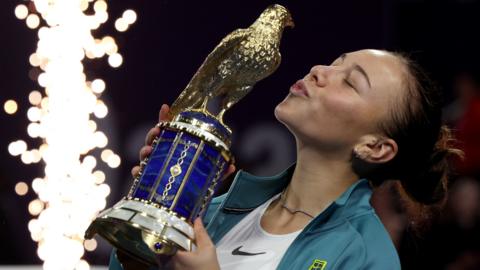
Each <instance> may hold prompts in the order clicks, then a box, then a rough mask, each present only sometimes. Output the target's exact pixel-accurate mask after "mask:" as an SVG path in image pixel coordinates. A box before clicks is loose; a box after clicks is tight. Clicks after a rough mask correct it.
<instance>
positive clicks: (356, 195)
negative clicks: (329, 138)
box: [110, 166, 400, 270]
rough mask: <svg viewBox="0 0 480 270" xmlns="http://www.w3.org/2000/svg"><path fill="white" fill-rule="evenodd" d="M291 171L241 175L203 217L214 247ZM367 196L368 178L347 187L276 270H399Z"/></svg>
mask: <svg viewBox="0 0 480 270" xmlns="http://www.w3.org/2000/svg"><path fill="white" fill-rule="evenodd" d="M293 170H294V166H291V167H290V168H289V169H287V170H285V171H284V172H282V173H280V174H278V175H275V176H270V177H258V176H253V175H251V174H249V173H246V172H245V171H239V172H238V173H237V175H236V177H235V179H234V181H233V183H232V185H231V187H230V189H229V191H228V192H227V193H226V194H224V195H222V196H219V197H216V198H214V199H213V200H212V203H211V204H210V206H209V208H208V211H207V213H206V215H205V218H204V222H205V224H206V225H207V231H208V233H209V235H210V237H211V238H212V241H213V242H214V243H218V242H219V241H220V239H221V238H222V237H223V236H224V235H225V234H226V233H227V232H228V231H229V230H230V229H232V228H233V227H234V226H235V225H236V224H237V223H238V222H239V221H240V220H241V219H242V218H244V217H245V216H246V215H247V214H248V213H250V212H251V211H252V210H253V209H255V208H256V207H258V206H260V205H261V204H262V203H264V202H265V201H267V200H268V199H269V198H271V197H272V196H273V195H275V194H278V193H279V192H281V191H282V190H283V189H284V188H285V187H286V186H287V185H288V183H289V181H290V179H291V175H292V173H293ZM371 195H372V189H371V188H370V185H369V183H368V181H367V180H366V179H361V180H358V181H357V182H356V183H355V184H353V185H352V186H350V187H349V188H348V189H347V190H346V191H345V192H344V193H343V194H342V195H341V196H340V197H338V198H337V199H336V200H335V201H334V202H333V203H332V204H330V206H328V207H327V209H325V210H324V211H323V212H322V213H320V214H319V215H318V216H316V217H315V218H314V219H313V220H312V221H311V222H310V223H309V224H308V225H307V226H306V227H305V228H304V229H303V230H302V232H301V233H300V234H299V235H298V236H297V238H296V239H295V240H294V241H293V242H292V244H291V245H290V246H289V248H288V249H287V251H286V252H285V254H284V255H283V258H282V260H281V261H280V263H279V265H278V267H277V269H279V270H287V269H288V270H292V269H302V270H303V269H305V270H333V269H348V270H352V269H371V270H397V269H400V260H399V258H398V254H397V252H396V250H395V247H394V245H393V243H392V240H391V238H390V236H389V234H388V233H387V231H386V230H385V227H384V226H383V224H382V222H381V221H380V219H379V218H378V216H377V215H376V214H375V211H374V209H373V208H372V206H371V205H370V197H371ZM318 196H322V194H321V192H319V194H318ZM112 254H114V253H112ZM115 257H116V256H112V257H111V261H110V269H121V267H120V265H119V264H118V261H117V260H116V258H115Z"/></svg>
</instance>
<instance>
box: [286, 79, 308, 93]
mask: <svg viewBox="0 0 480 270" xmlns="http://www.w3.org/2000/svg"><path fill="white" fill-rule="evenodd" d="M290 92H291V93H292V94H294V95H300V96H305V97H308V91H307V87H306V86H305V83H304V82H303V80H298V81H297V82H296V83H294V84H293V85H292V86H291V87H290Z"/></svg>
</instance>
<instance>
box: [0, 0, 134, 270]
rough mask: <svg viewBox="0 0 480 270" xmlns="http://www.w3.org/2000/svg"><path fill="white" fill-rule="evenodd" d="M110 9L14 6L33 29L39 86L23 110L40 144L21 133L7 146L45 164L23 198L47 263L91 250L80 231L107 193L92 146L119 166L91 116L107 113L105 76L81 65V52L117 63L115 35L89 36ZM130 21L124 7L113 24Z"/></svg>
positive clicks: (71, 3) (73, 1)
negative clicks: (92, 75)
mask: <svg viewBox="0 0 480 270" xmlns="http://www.w3.org/2000/svg"><path fill="white" fill-rule="evenodd" d="M107 8H108V6H107V3H106V2H105V1H103V0H98V1H95V2H94V1H93V0H32V1H28V2H24V4H19V5H18V6H17V7H16V8H15V11H14V12H15V16H16V17H17V18H18V19H21V20H25V23H26V25H27V27H29V28H31V29H38V38H39V39H38V43H37V49H36V51H35V52H34V53H33V54H31V55H30V57H29V61H30V64H31V65H32V66H33V67H35V68H37V69H38V70H40V73H39V76H38V78H37V80H38V84H39V85H40V86H41V87H42V89H43V91H36V90H35V91H32V92H30V94H29V95H28V100H29V102H30V104H31V105H32V106H31V107H30V108H29V109H28V111H27V117H28V119H29V120H30V123H29V125H28V127H27V133H28V135H29V136H30V137H32V138H39V139H40V141H41V143H40V145H39V146H38V147H29V146H28V145H27V143H26V142H25V141H24V140H16V141H14V142H11V143H10V144H9V146H8V151H9V153H10V154H11V155H13V156H19V157H20V159H21V160H22V162H23V163H25V164H30V163H38V162H41V161H43V162H44V164H45V175H44V176H42V177H38V178H36V179H34V180H33V181H32V183H31V187H32V189H33V191H34V192H35V193H36V194H38V198H37V199H35V200H33V201H31V202H30V203H29V205H28V211H29V212H30V214H31V215H32V216H33V218H32V219H31V220H30V222H29V223H28V229H29V231H30V234H31V237H32V239H33V240H34V241H36V242H38V250H37V254H38V256H39V257H40V259H41V260H43V261H44V265H43V267H44V269H46V270H49V269H78V270H83V269H89V268H90V266H89V264H88V263H87V262H86V261H85V260H84V259H82V257H83V255H84V252H85V249H86V250H88V251H93V250H95V248H96V246H97V243H96V242H95V240H87V241H85V240H84V239H83V235H84V232H85V230H86V228H87V227H88V225H89V224H90V222H91V220H92V219H93V218H94V217H95V215H96V213H98V211H100V210H101V209H103V208H104V207H105V204H106V197H107V196H108V194H109V193H110V187H109V186H108V185H107V184H105V183H103V182H104V180H105V174H104V172H102V171H101V170H97V169H96V166H97V158H96V157H95V156H94V155H92V154H91V153H90V152H91V151H92V150H93V149H95V148H100V149H103V151H101V157H100V159H101V160H102V161H103V162H105V163H107V164H108V165H109V166H110V167H112V168H116V167H118V166H119V165H120V157H119V156H118V155H117V154H115V153H114V152H113V151H112V150H110V149H107V148H106V147H107V145H108V138H107V136H106V135H105V134H104V133H103V132H102V131H99V130H97V124H96V122H95V120H94V119H95V118H97V119H98V118H104V117H106V116H107V114H108V107H107V106H106V104H105V103H104V102H103V101H102V100H101V95H102V92H103V91H104V90H105V82H104V81H103V80H101V79H99V78H87V76H86V75H85V73H84V66H83V64H82V61H83V60H84V59H85V57H86V58H89V59H95V58H103V57H108V63H109V64H110V66H112V67H119V66H120V65H121V64H122V61H123V58H122V56H121V55H120V54H119V53H118V46H117V44H116V43H115V40H114V39H113V38H112V37H110V36H104V37H101V38H95V37H94V36H93V35H92V30H95V29H97V28H98V27H99V26H100V25H102V24H104V23H105V22H107V20H108V17H109V16H108V12H107ZM135 20H136V13H135V12H134V11H133V10H126V11H125V12H124V13H123V15H122V16H121V17H120V18H118V19H116V20H115V28H116V29H117V30H118V31H119V32H123V31H126V30H127V29H128V27H129V26H130V25H131V24H132V23H134V22H135ZM4 110H5V112H6V113H8V114H14V113H15V112H16V111H17V103H16V102H15V101H14V100H8V101H7V102H5V104H4ZM92 114H93V115H92ZM93 116H94V117H93ZM28 189H29V186H28V185H27V184H26V183H24V182H19V183H17V185H16V186H15V191H16V193H17V194H18V195H25V194H26V193H27V192H28Z"/></svg>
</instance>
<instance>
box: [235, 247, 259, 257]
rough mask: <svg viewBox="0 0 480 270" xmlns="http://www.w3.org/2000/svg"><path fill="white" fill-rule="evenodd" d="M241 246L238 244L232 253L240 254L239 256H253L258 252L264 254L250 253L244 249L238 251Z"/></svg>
mask: <svg viewBox="0 0 480 270" xmlns="http://www.w3.org/2000/svg"><path fill="white" fill-rule="evenodd" d="M242 247H243V246H239V247H237V248H236V249H234V250H233V251H232V255H241V256H255V255H260V254H265V253H266V252H258V253H250V252H245V251H240V249H241V248H242Z"/></svg>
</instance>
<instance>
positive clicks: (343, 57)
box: [340, 53, 372, 88]
mask: <svg viewBox="0 0 480 270" xmlns="http://www.w3.org/2000/svg"><path fill="white" fill-rule="evenodd" d="M340 58H341V59H342V61H345V58H347V54H346V53H344V54H342V55H340ZM353 69H355V70H357V71H358V72H360V73H361V74H362V75H363V76H364V77H365V79H367V83H368V87H369V88H372V85H371V84H370V78H369V77H368V75H367V72H365V69H363V68H362V67H361V66H360V65H359V64H356V63H353Z"/></svg>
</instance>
